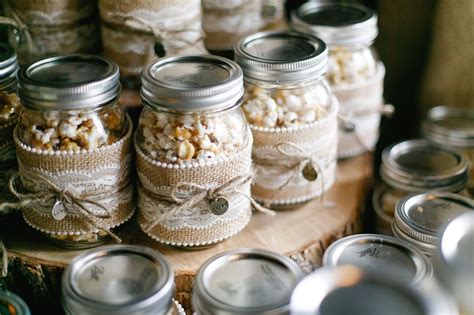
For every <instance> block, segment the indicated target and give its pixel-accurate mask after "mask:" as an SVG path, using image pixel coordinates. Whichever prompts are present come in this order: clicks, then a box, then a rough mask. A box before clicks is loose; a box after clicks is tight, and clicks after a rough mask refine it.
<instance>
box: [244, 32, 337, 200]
mask: <svg viewBox="0 0 474 315" xmlns="http://www.w3.org/2000/svg"><path fill="white" fill-rule="evenodd" d="M235 58H236V61H237V63H239V64H240V65H241V66H242V68H243V71H244V81H245V95H244V104H243V106H242V108H243V110H244V112H245V115H246V117H247V121H248V122H249V124H250V127H251V129H252V133H253V136H254V142H255V144H254V147H253V160H254V162H255V164H256V165H258V168H257V177H256V179H255V182H254V184H253V186H252V195H253V197H254V198H255V199H256V200H257V201H259V202H261V203H263V204H264V205H265V206H267V207H272V208H274V209H279V208H292V207H295V206H296V205H299V204H301V203H305V202H307V201H309V200H311V199H313V198H315V197H317V196H320V195H322V194H323V193H324V192H325V191H327V190H328V189H329V188H330V187H331V186H332V184H333V183H334V179H335V171H336V151H337V109H338V105H337V102H336V101H335V99H334V98H333V97H332V95H331V92H330V90H329V86H328V85H327V84H326V81H325V79H324V73H325V72H326V62H327V49H326V45H325V44H324V42H323V41H321V40H320V39H318V38H315V37H312V36H309V35H304V34H297V33H293V32H262V33H257V34H254V35H251V36H248V37H246V38H244V39H242V40H241V41H240V43H239V44H238V45H237V46H236V48H235Z"/></svg>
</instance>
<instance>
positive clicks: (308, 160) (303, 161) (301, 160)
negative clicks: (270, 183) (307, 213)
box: [259, 141, 334, 208]
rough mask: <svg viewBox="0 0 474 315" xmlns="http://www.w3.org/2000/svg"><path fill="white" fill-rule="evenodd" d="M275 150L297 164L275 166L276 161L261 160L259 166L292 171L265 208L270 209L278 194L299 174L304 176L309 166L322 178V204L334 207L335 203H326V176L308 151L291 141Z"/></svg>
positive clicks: (281, 144)
mask: <svg viewBox="0 0 474 315" xmlns="http://www.w3.org/2000/svg"><path fill="white" fill-rule="evenodd" d="M286 147H289V148H292V149H293V150H294V152H290V151H287V150H286ZM275 149H276V150H277V151H278V153H280V154H281V155H283V156H285V157H288V158H289V159H290V160H295V163H292V164H291V165H287V164H278V165H275V160H274V159H266V160H265V159H264V160H259V164H262V165H274V167H278V166H280V167H283V168H285V169H287V170H290V172H291V174H290V176H288V178H287V180H286V181H285V182H284V183H283V184H282V185H280V187H278V188H277V189H276V190H275V192H274V193H273V194H272V195H271V196H270V198H268V199H269V200H267V201H265V202H264V203H263V205H264V206H265V207H270V206H271V200H272V199H273V198H275V197H276V196H277V195H278V193H280V192H281V191H282V190H283V189H285V188H286V187H287V186H288V185H289V184H290V183H291V182H292V181H293V180H294V179H295V178H296V177H297V176H298V175H299V174H302V172H303V169H304V168H305V167H307V166H308V165H310V166H311V167H313V168H315V169H316V171H317V176H318V177H321V196H320V202H321V204H322V205H323V206H324V207H326V208H332V207H334V203H333V202H327V203H325V202H324V187H325V184H324V174H323V171H322V168H321V167H320V165H319V163H318V162H317V161H316V159H314V158H312V157H311V155H310V154H309V153H308V152H306V150H305V149H304V148H302V147H301V146H300V145H298V144H296V143H293V142H289V141H283V142H280V143H277V145H276V146H275ZM315 180H316V179H315ZM308 181H309V180H308Z"/></svg>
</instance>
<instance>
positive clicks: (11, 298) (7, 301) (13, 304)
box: [0, 290, 31, 315]
mask: <svg viewBox="0 0 474 315" xmlns="http://www.w3.org/2000/svg"><path fill="white" fill-rule="evenodd" d="M0 314H2V315H31V312H30V309H29V308H28V305H26V303H25V301H23V299H22V298H20V297H19V296H18V295H16V294H14V293H12V292H10V291H5V290H0Z"/></svg>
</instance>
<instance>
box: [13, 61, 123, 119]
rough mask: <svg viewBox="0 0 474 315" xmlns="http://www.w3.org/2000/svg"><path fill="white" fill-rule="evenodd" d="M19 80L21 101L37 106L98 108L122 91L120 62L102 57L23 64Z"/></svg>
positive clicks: (40, 107) (58, 108)
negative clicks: (118, 64) (118, 63)
mask: <svg viewBox="0 0 474 315" xmlns="http://www.w3.org/2000/svg"><path fill="white" fill-rule="evenodd" d="M18 80H19V88H18V94H19V96H20V99H21V101H22V103H23V104H24V105H25V106H28V107H32V108H37V109H45V110H48V109H51V110H77V109H88V108H93V107H99V106H101V105H103V104H105V103H107V102H110V101H111V100H113V99H115V98H117V97H118V95H119V93H120V82H119V68H118V66H117V64H115V63H114V62H113V61H111V60H109V59H107V58H104V57H99V56H91V55H64V56H55V57H49V58H45V59H42V60H39V61H36V62H33V63H31V64H29V65H27V66H25V67H23V68H22V69H21V70H20V71H19V72H18Z"/></svg>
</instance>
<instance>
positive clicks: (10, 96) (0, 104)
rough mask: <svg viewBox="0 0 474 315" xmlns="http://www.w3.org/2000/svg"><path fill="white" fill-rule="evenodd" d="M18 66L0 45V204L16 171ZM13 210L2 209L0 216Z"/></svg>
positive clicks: (8, 48)
mask: <svg viewBox="0 0 474 315" xmlns="http://www.w3.org/2000/svg"><path fill="white" fill-rule="evenodd" d="M17 70H18V64H17V60H16V53H15V50H13V48H12V47H11V46H9V45H7V44H3V43H0V203H2V202H6V201H9V200H10V199H11V196H10V194H9V192H8V179H9V178H10V176H11V174H12V172H14V171H15V170H16V169H17V166H16V156H15V145H14V144H13V129H14V128H15V126H16V123H17V121H18V115H19V112H20V109H21V106H20V100H19V99H18V97H17V94H16V90H17V83H18V82H17V79H16V73H17ZM11 210H13V209H10V208H4V209H3V210H1V211H0V214H5V213H8V212H10V211H11Z"/></svg>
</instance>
